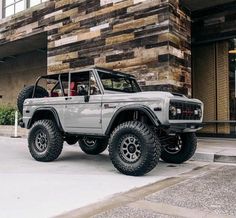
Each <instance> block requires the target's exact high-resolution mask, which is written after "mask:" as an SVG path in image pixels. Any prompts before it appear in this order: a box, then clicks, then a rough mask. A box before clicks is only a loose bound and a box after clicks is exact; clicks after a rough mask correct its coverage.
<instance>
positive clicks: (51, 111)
mask: <svg viewBox="0 0 236 218" xmlns="http://www.w3.org/2000/svg"><path fill="white" fill-rule="evenodd" d="M42 111H47V112H48V111H49V112H50V113H52V115H53V116H54V119H55V121H56V124H57V126H58V128H59V130H60V131H62V132H64V130H63V127H62V125H61V121H60V118H59V116H58V113H57V111H56V109H55V108H53V107H40V108H37V109H36V110H35V111H34V113H33V115H32V117H31V119H30V120H29V122H28V125H27V129H30V128H31V126H32V124H33V121H34V118H35V116H37V113H39V112H42Z"/></svg>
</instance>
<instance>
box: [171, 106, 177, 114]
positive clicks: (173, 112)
mask: <svg viewBox="0 0 236 218" xmlns="http://www.w3.org/2000/svg"><path fill="white" fill-rule="evenodd" d="M169 110H170V114H171V115H172V116H176V114H177V109H176V107H174V106H170V109H169Z"/></svg>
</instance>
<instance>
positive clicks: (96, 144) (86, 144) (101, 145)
mask: <svg viewBox="0 0 236 218" xmlns="http://www.w3.org/2000/svg"><path fill="white" fill-rule="evenodd" d="M107 144H108V142H107V139H95V138H89V137H84V138H82V139H80V140H79V145H80V148H81V150H82V151H83V152H84V153H86V154H91V155H97V154H100V153H102V152H103V151H105V150H106V148H107Z"/></svg>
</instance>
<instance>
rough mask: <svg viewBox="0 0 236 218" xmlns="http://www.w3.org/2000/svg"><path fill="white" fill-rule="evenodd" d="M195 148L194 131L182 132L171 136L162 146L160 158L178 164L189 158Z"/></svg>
mask: <svg viewBox="0 0 236 218" xmlns="http://www.w3.org/2000/svg"><path fill="white" fill-rule="evenodd" d="M196 148H197V137H196V134H195V133H183V134H180V135H176V136H174V137H172V138H171V139H170V140H169V142H168V144H167V145H165V146H164V147H163V150H162V152H161V159H162V160H163V161H165V162H168V163H176V164H180V163H183V162H185V161H187V160H189V159H190V158H191V157H192V156H193V155H194V153H195V151H196Z"/></svg>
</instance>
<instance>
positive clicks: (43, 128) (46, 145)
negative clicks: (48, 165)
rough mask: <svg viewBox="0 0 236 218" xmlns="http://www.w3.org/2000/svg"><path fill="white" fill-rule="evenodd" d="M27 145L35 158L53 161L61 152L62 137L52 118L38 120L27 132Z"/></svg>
mask: <svg viewBox="0 0 236 218" xmlns="http://www.w3.org/2000/svg"><path fill="white" fill-rule="evenodd" d="M28 147H29V151H30V153H31V155H32V157H33V158H34V159H35V160H37V161H43V162H49V161H53V160H55V159H57V158H58V156H59V155H60V154H61V151H62V148H63V137H62V135H61V133H60V131H59V129H58V128H57V125H56V124H55V123H54V122H53V121H52V120H39V121H36V122H35V123H34V125H33V127H32V128H31V130H30V132H29V137H28Z"/></svg>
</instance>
